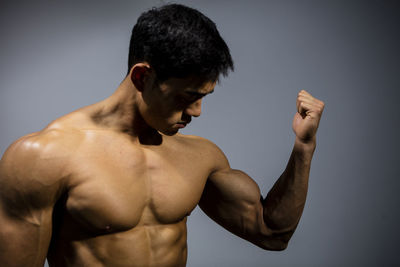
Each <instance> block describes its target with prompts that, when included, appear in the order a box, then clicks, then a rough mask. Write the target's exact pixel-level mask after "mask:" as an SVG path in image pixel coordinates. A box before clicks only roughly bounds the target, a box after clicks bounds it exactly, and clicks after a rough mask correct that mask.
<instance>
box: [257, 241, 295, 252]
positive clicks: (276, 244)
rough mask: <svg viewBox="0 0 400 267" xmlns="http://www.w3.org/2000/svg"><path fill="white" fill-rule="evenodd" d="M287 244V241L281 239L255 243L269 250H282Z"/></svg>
mask: <svg viewBox="0 0 400 267" xmlns="http://www.w3.org/2000/svg"><path fill="white" fill-rule="evenodd" d="M288 244H289V242H285V241H283V240H267V241H263V242H260V243H256V245H257V246H258V247H260V248H262V249H264V250H269V251H283V250H285V249H286V248H287V247H288Z"/></svg>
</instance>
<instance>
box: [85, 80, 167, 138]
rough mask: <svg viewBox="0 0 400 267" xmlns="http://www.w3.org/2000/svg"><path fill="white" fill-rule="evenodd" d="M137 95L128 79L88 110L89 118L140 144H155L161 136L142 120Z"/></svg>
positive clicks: (137, 92)
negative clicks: (130, 137)
mask: <svg viewBox="0 0 400 267" xmlns="http://www.w3.org/2000/svg"><path fill="white" fill-rule="evenodd" d="M138 94H140V92H139V91H138V90H137V89H136V88H135V86H134V84H133V83H132V82H131V80H130V79H129V77H126V78H125V79H124V80H123V81H122V83H121V84H120V85H119V86H118V88H117V90H115V92H114V93H113V94H112V95H111V96H110V97H108V98H106V99H105V100H103V101H101V102H99V103H96V104H94V105H92V106H90V108H89V116H90V117H91V118H92V120H93V121H94V122H95V123H96V124H97V125H98V126H100V127H105V128H109V129H114V130H117V131H119V132H123V133H126V134H129V135H130V136H132V137H133V138H135V139H137V140H138V141H139V142H140V143H142V144H157V143H160V141H161V135H160V134H159V133H158V132H157V130H155V129H153V128H151V127H150V126H149V125H148V124H147V123H146V122H145V121H144V120H143V118H142V116H141V114H140V112H139V108H138Z"/></svg>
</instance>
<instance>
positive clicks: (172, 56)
mask: <svg viewBox="0 0 400 267" xmlns="http://www.w3.org/2000/svg"><path fill="white" fill-rule="evenodd" d="M139 62H147V63H149V64H150V66H151V67H152V68H154V70H155V72H156V75H157V79H158V81H160V82H162V81H165V80H167V79H168V78H172V77H174V78H184V77H188V76H190V75H199V76H201V77H204V78H205V79H207V80H213V81H217V80H218V78H219V76H220V74H223V75H224V76H226V75H227V74H228V71H229V69H231V70H233V60H232V57H231V55H230V52H229V48H228V46H227V45H226V43H225V41H224V40H223V39H222V37H221V36H220V34H219V32H218V30H217V27H216V25H215V23H214V22H213V21H211V20H210V19H209V18H207V17H206V16H205V15H203V14H202V13H201V12H199V11H197V10H195V9H193V8H190V7H187V6H184V5H180V4H167V5H163V6H161V7H158V8H152V9H150V10H149V11H146V12H144V13H142V14H141V15H140V17H139V18H138V20H137V22H136V25H135V26H134V27H133V29H132V36H131V41H130V45H129V59H128V74H129V71H130V69H131V68H132V67H133V66H134V65H135V64H136V63H139Z"/></svg>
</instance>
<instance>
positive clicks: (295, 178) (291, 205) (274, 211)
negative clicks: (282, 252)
mask: <svg viewBox="0 0 400 267" xmlns="http://www.w3.org/2000/svg"><path fill="white" fill-rule="evenodd" d="M315 147H316V140H315V138H313V139H312V140H311V141H309V142H307V143H304V142H302V141H300V139H297V138H296V141H295V144H294V147H293V150H292V154H291V156H290V159H289V162H288V164H287V166H286V169H285V171H284V172H283V173H282V175H281V176H280V177H279V179H278V180H277V181H276V183H275V184H274V186H273V187H272V189H271V190H270V191H269V193H268V195H267V197H266V198H265V199H264V201H263V208H264V222H265V224H266V225H267V227H268V228H270V229H271V230H273V231H277V232H282V233H284V232H287V233H289V234H290V233H292V232H293V231H294V230H295V228H296V226H297V224H298V222H299V220H300V217H301V214H302V212H303V208H304V205H305V202H306V196H307V189H308V179H309V173H310V167H311V159H312V156H313V154H314V150H315ZM290 235H291V234H290Z"/></svg>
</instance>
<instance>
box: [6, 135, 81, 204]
mask: <svg viewBox="0 0 400 267" xmlns="http://www.w3.org/2000/svg"><path fill="white" fill-rule="evenodd" d="M69 136H70V134H68V133H66V132H64V131H62V130H59V129H46V130H43V131H41V132H37V133H32V134H29V135H26V136H23V137H21V138H19V139H18V140H16V141H15V142H14V143H13V144H11V145H10V146H9V148H8V149H7V150H6V152H5V153H4V155H3V157H2V159H1V161H0V188H1V189H0V193H1V198H2V199H3V200H4V199H8V201H11V202H12V203H14V202H15V203H17V202H18V201H19V200H20V201H22V202H21V203H25V202H26V201H27V202H28V203H29V205H34V206H36V207H41V206H44V205H49V204H51V203H53V204H54V203H55V202H56V200H57V199H58V197H60V195H61V194H62V193H63V192H64V189H65V184H66V179H67V177H68V175H69V173H68V170H69V168H68V162H69V158H70V156H71V155H72V153H73V152H72V151H73V149H74V145H75V144H74V140H71V138H69ZM25 204H26V203H25ZM16 208H18V207H16Z"/></svg>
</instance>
